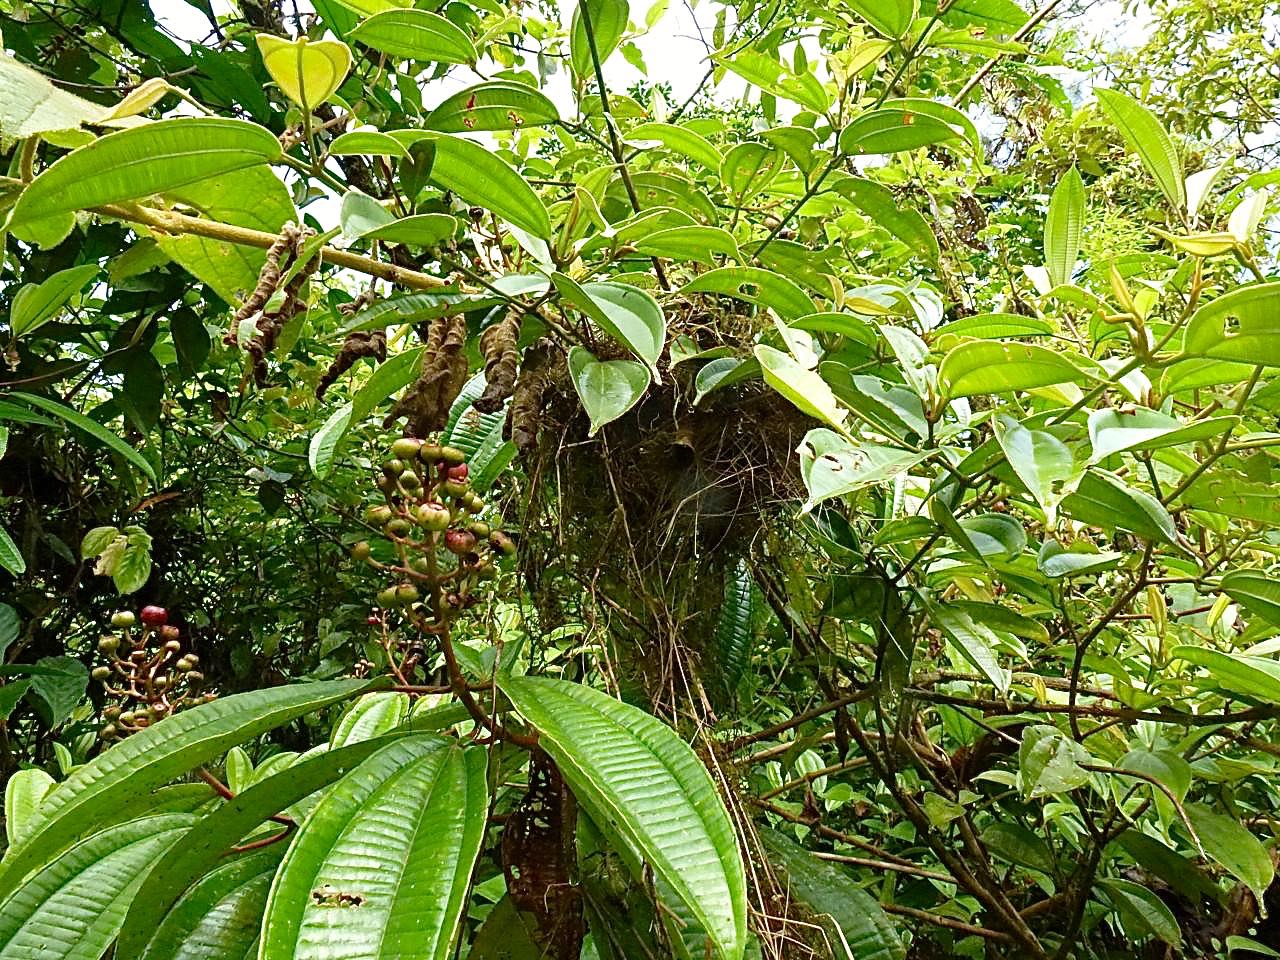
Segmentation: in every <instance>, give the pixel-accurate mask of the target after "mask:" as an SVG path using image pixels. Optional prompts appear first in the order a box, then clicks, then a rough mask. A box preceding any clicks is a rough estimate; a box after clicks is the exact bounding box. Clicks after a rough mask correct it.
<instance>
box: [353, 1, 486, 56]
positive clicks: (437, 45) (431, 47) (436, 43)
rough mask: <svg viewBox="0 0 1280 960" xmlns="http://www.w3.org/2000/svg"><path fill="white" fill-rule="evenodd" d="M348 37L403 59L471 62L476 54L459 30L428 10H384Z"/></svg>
mask: <svg viewBox="0 0 1280 960" xmlns="http://www.w3.org/2000/svg"><path fill="white" fill-rule="evenodd" d="M350 37H351V39H352V40H356V41H358V42H360V43H363V44H364V45H365V46H366V47H372V48H373V49H374V50H377V51H378V52H380V53H386V54H390V55H391V56H393V57H400V58H401V59H404V60H429V61H432V62H435V63H475V62H476V59H477V58H478V56H479V54H478V53H477V52H476V48H475V45H474V44H473V43H472V42H471V38H470V37H469V36H467V35H466V33H464V32H463V30H462V29H461V28H460V27H458V26H457V25H455V24H454V23H453V21H451V20H448V19H446V18H444V17H442V16H440V14H438V13H432V12H430V11H429V10H388V11H386V12H385V13H378V14H375V15H374V16H372V17H370V18H369V19H368V20H365V21H363V22H362V23H360V24H359V25H358V26H357V27H356V28H355V29H354V30H352V31H351V33H350Z"/></svg>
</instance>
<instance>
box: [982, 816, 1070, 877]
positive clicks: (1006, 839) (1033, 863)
mask: <svg viewBox="0 0 1280 960" xmlns="http://www.w3.org/2000/svg"><path fill="white" fill-rule="evenodd" d="M982 845H983V846H985V847H986V848H987V849H988V850H990V851H991V852H992V853H993V854H995V855H996V856H997V857H1000V858H1001V859H1003V860H1008V861H1009V862H1010V863H1014V864H1017V865H1018V866H1020V867H1026V868H1027V869H1028V870H1038V871H1039V872H1040V873H1043V874H1046V875H1048V876H1053V873H1054V869H1053V854H1052V853H1051V852H1050V850H1049V846H1048V844H1046V843H1045V842H1044V840H1043V838H1041V837H1039V836H1037V835H1036V834H1035V833H1033V832H1032V831H1030V830H1028V829H1027V828H1026V827H1024V826H1022V825H1021V824H1017V823H1007V822H1003V821H996V822H995V823H993V824H991V825H990V826H988V827H986V828H985V829H984V830H983V831H982Z"/></svg>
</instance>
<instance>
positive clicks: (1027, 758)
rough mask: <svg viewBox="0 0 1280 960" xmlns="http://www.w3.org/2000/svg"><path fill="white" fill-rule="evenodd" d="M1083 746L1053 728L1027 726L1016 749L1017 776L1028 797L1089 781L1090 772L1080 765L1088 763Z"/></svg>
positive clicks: (1049, 793)
mask: <svg viewBox="0 0 1280 960" xmlns="http://www.w3.org/2000/svg"><path fill="white" fill-rule="evenodd" d="M1091 762H1092V758H1091V757H1090V756H1089V751H1087V750H1086V749H1085V748H1084V747H1083V746H1081V745H1080V744H1078V743H1076V742H1075V741H1074V740H1072V739H1071V738H1070V737H1066V736H1064V735H1063V734H1062V733H1060V732H1059V731H1058V729H1057V728H1056V727H1051V726H1048V725H1046V724H1039V725H1036V726H1033V727H1029V728H1027V730H1026V732H1025V733H1024V734H1023V736H1022V745H1021V746H1020V747H1019V748H1018V778H1019V780H1020V781H1021V783H1022V790H1023V793H1025V794H1026V795H1027V796H1029V797H1046V796H1053V795H1056V794H1061V793H1066V792H1068V791H1070V790H1074V789H1076V788H1077V787H1082V786H1084V785H1085V784H1086V783H1088V782H1089V771H1087V770H1085V769H1084V768H1083V767H1081V766H1080V764H1082V763H1091Z"/></svg>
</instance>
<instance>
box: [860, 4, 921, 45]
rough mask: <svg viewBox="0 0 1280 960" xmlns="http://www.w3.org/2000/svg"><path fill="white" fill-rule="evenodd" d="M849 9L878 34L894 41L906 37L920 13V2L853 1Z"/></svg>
mask: <svg viewBox="0 0 1280 960" xmlns="http://www.w3.org/2000/svg"><path fill="white" fill-rule="evenodd" d="M849 7H850V9H851V10H853V12H854V13H856V14H857V15H858V16H860V17H861V18H862V19H863V20H865V21H867V23H869V24H871V26H873V27H874V28H875V29H876V32H878V33H880V34H882V35H883V36H886V37H889V38H890V39H893V40H897V39H899V38H900V37H903V36H905V35H906V33H907V30H908V29H909V28H910V27H911V23H912V21H914V20H915V18H916V14H918V13H919V11H920V4H919V0H852V2H851V3H850V4H849Z"/></svg>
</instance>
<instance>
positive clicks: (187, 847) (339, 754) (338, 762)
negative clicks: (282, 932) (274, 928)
mask: <svg viewBox="0 0 1280 960" xmlns="http://www.w3.org/2000/svg"><path fill="white" fill-rule="evenodd" d="M389 742H391V740H390V738H384V739H381V740H365V741H361V742H359V743H355V744H352V745H351V746H348V747H339V748H337V749H332V750H325V751H324V752H321V753H316V754H314V755H311V756H308V757H306V758H303V759H300V760H299V761H298V762H297V763H295V764H293V765H291V766H289V767H287V768H285V769H283V770H280V771H278V772H276V773H273V774H269V775H267V776H264V777H262V778H261V779H259V780H258V781H257V782H256V783H254V784H252V785H251V786H249V787H247V788H246V789H244V790H243V791H241V792H240V793H238V794H237V795H236V796H235V797H233V798H232V799H230V800H227V801H226V802H225V803H223V804H221V805H219V806H218V807H217V808H216V809H215V810H214V811H213V812H212V813H210V814H209V815H208V816H205V817H204V818H202V819H201V820H200V821H198V822H197V823H196V824H195V825H194V826H192V828H191V830H189V831H188V833H187V835H186V836H185V837H183V838H182V840H181V841H180V842H179V843H177V844H175V845H174V846H173V847H172V848H171V849H170V850H169V851H168V852H167V853H166V854H165V855H164V857H162V858H161V859H160V860H159V861H158V862H157V863H156V864H155V865H154V866H153V867H152V868H151V870H150V872H149V873H148V874H147V877H146V880H145V881H144V883H143V885H142V886H141V887H140V888H139V889H138V896H137V897H135V898H134V901H133V903H132V904H131V905H130V907H129V913H128V916H127V917H126V918H125V923H124V926H123V927H122V928H121V930H120V937H119V940H118V942H117V947H116V949H117V952H118V953H119V955H120V956H138V955H139V954H140V953H141V952H142V950H143V947H144V945H145V944H146V943H147V942H148V940H155V939H156V938H155V934H156V929H157V927H158V926H159V924H160V923H161V921H162V920H164V918H165V917H166V915H171V914H170V908H171V907H173V906H174V904H176V903H177V902H178V901H179V899H180V898H181V897H183V896H184V895H186V894H188V893H190V892H194V891H195V890H196V889H198V888H199V883H200V878H201V877H204V876H205V875H206V874H208V873H209V872H210V871H211V870H213V869H214V868H215V867H217V865H218V864H219V863H221V862H223V860H224V858H225V857H226V856H227V854H228V851H229V850H230V849H231V847H232V846H234V845H235V844H237V843H239V842H240V841H241V840H243V839H244V838H245V837H246V836H249V835H252V834H253V833H254V831H256V830H257V829H258V828H259V827H260V826H261V825H262V824H263V823H264V822H265V821H266V820H267V818H268V817H271V816H274V815H276V814H278V813H280V812H281V811H283V810H287V809H289V808H290V807H291V806H293V805H294V804H297V803H299V802H300V801H303V800H305V799H306V798H308V797H310V796H312V795H313V794H315V793H316V791H318V790H322V789H323V788H325V787H327V786H328V785H329V784H331V783H333V782H334V781H335V780H337V779H339V778H340V777H342V776H343V775H344V774H346V773H347V772H348V771H350V770H352V769H353V768H355V767H356V766H358V765H359V764H360V763H361V762H363V761H364V760H365V759H366V758H368V757H369V756H371V755H372V754H374V753H376V752H377V751H378V750H381V749H383V748H384V747H385V746H387V744H388V743H389ZM269 762H270V761H268V763H269ZM264 766H265V765H264ZM263 772H264V770H263V768H259V771H258V773H259V774H260V775H261V774H263ZM270 829H272V830H273V831H274V830H277V829H278V828H277V827H276V826H274V825H273V826H271V827H270ZM281 852H283V850H281ZM193 885H195V886H193ZM261 915H262V912H261V911H259V912H258V914H257V915H256V916H257V917H259V918H260V917H261ZM256 926H257V923H256V922H255V927H256ZM153 947H155V948H159V947H160V944H159V943H153Z"/></svg>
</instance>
